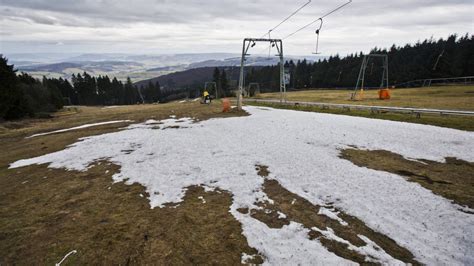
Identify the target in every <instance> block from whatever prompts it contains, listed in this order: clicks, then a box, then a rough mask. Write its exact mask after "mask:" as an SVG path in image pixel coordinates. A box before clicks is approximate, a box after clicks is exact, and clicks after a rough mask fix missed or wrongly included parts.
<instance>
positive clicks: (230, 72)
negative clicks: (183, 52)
mask: <svg viewBox="0 0 474 266" xmlns="http://www.w3.org/2000/svg"><path fill="white" fill-rule="evenodd" d="M214 68H215V67H201V68H193V69H189V70H185V71H181V72H175V73H171V74H167V75H163V76H159V77H156V78H152V79H148V80H142V81H139V82H136V83H135V85H136V86H138V87H141V86H147V85H148V83H149V82H150V81H151V82H152V83H156V82H159V83H160V85H161V87H162V88H164V89H183V88H190V87H198V86H199V87H202V86H204V83H205V82H207V81H212V74H213V73H214ZM219 69H220V70H225V71H226V73H227V77H228V79H229V80H230V81H234V83H236V81H237V80H238V78H239V73H240V72H239V71H240V68H239V67H219ZM231 85H232V82H231Z"/></svg>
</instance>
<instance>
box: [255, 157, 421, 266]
mask: <svg viewBox="0 0 474 266" xmlns="http://www.w3.org/2000/svg"><path fill="white" fill-rule="evenodd" d="M261 169H265V170H266V171H268V167H263V166H257V171H259V174H260V171H261ZM263 191H264V192H265V193H266V194H267V195H268V197H269V198H270V199H271V200H273V204H271V203H269V202H263V203H258V204H257V205H258V206H259V207H262V209H252V210H250V214H251V216H252V217H253V218H255V219H257V220H259V221H261V222H263V223H265V224H267V225H268V226H269V227H271V228H281V227H282V226H284V225H287V224H289V223H290V221H294V222H297V223H300V224H302V225H303V226H304V227H306V228H308V229H310V230H311V231H310V233H309V236H308V237H309V238H310V239H315V240H318V241H320V242H321V244H322V245H323V246H325V247H326V248H327V249H328V250H329V251H331V252H333V253H335V254H336V255H338V256H340V257H343V258H346V259H348V260H352V261H354V262H357V263H361V264H370V263H369V261H370V259H372V258H370V257H367V256H366V255H363V254H360V253H358V252H356V251H354V250H351V249H349V248H348V247H349V246H348V245H347V244H346V243H342V242H339V241H336V240H333V239H331V238H329V237H326V236H324V235H323V234H322V233H321V232H319V231H317V230H312V228H313V227H316V228H318V229H320V230H323V231H326V230H327V229H328V228H331V229H332V230H333V231H334V234H336V235H337V236H338V237H340V238H342V239H345V240H347V241H349V242H350V243H351V244H352V245H354V246H356V247H361V246H365V245H366V244H367V243H365V241H363V240H362V239H361V238H360V237H359V236H358V235H363V236H366V237H367V238H369V239H370V240H372V241H373V242H375V243H376V244H377V245H378V246H379V247H380V248H382V249H383V250H385V252H387V253H388V254H390V255H391V256H392V257H394V258H396V259H399V260H401V261H403V262H406V263H412V264H414V265H417V264H419V263H418V262H417V261H416V260H415V259H414V257H413V254H412V253H411V252H410V251H408V250H407V249H405V248H403V247H401V246H399V245H398V244H397V243H396V242H395V241H394V240H392V239H391V238H389V237H387V236H385V235H383V234H381V233H378V232H376V231H374V230H372V229H371V228H369V227H367V226H366V225H365V224H364V223H363V222H362V221H361V220H359V219H358V218H356V217H354V216H350V215H348V214H346V213H344V212H342V211H341V210H338V209H336V208H335V207H333V206H331V205H330V204H328V205H326V206H318V205H314V204H312V203H311V202H309V201H308V200H306V199H304V198H302V197H300V196H298V195H296V194H294V193H291V192H290V191H288V190H287V189H285V188H284V187H282V186H281V185H280V184H279V183H278V182H277V181H276V180H270V179H265V181H264V190H263ZM322 207H324V208H328V209H330V210H332V211H333V212H336V213H338V216H339V218H341V219H342V221H343V222H345V223H346V224H345V225H344V224H342V223H341V222H340V221H338V220H335V219H332V218H330V217H328V216H326V215H324V214H318V213H319V211H320V209H321V208H322ZM281 214H284V216H282V215H281Z"/></svg>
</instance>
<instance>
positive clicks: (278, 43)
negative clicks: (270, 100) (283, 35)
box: [237, 38, 286, 110]
mask: <svg viewBox="0 0 474 266" xmlns="http://www.w3.org/2000/svg"><path fill="white" fill-rule="evenodd" d="M257 42H268V43H270V47H276V49H277V52H278V54H277V55H276V56H278V57H280V103H282V102H283V101H285V102H286V86H285V66H284V62H283V42H282V40H281V39H263V38H245V39H244V41H243V45H242V58H241V60H240V78H239V91H238V94H237V108H238V109H239V110H241V109H242V101H243V99H242V94H243V92H244V87H245V84H244V68H245V61H246V56H249V55H250V54H248V53H247V52H248V50H249V49H250V48H251V47H254V46H255V45H256V43H257Z"/></svg>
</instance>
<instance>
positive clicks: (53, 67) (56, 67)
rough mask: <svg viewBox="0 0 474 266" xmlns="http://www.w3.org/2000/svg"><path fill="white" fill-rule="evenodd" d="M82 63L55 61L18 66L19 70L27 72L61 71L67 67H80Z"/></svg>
mask: <svg viewBox="0 0 474 266" xmlns="http://www.w3.org/2000/svg"><path fill="white" fill-rule="evenodd" d="M80 67H82V64H77V63H69V62H63V63H55V64H45V65H32V66H22V67H20V68H19V70H20V71H27V72H63V71H64V70H65V69H68V68H80Z"/></svg>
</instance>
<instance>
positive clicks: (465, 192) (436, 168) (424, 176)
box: [341, 149, 474, 208]
mask: <svg viewBox="0 0 474 266" xmlns="http://www.w3.org/2000/svg"><path fill="white" fill-rule="evenodd" d="M341 158H344V159H346V160H349V161H351V162H352V163H354V164H355V165H358V166H361V167H367V168H370V169H374V170H379V171H386V172H390V173H394V174H397V175H401V176H404V177H406V178H407V180H408V181H410V182H416V183H418V184H420V185H421V186H423V187H424V188H426V189H429V190H431V191H433V193H435V194H438V195H440V196H443V197H445V198H447V199H450V200H453V201H454V202H455V203H457V204H460V205H466V206H468V207H470V208H474V163H470V162H466V161H463V160H458V159H456V158H446V162H444V163H440V162H434V161H429V160H418V161H413V160H407V159H405V158H404V157H403V156H401V155H399V154H396V153H393V152H389V151H384V150H359V149H345V150H342V151H341Z"/></svg>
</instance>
